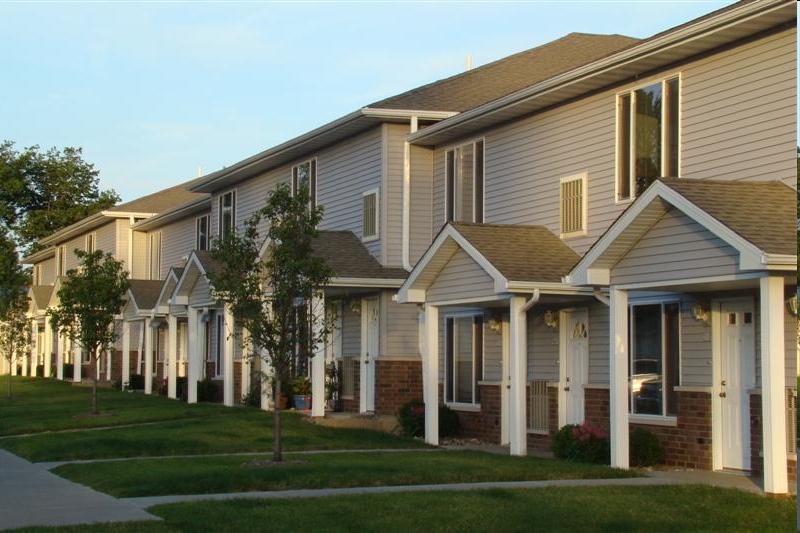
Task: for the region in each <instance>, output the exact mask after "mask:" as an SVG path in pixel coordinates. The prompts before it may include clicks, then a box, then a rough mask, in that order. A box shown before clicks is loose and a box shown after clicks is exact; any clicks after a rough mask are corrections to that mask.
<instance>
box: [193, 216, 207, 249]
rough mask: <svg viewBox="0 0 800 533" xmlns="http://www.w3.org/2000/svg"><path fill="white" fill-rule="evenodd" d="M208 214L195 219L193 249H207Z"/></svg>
mask: <svg viewBox="0 0 800 533" xmlns="http://www.w3.org/2000/svg"><path fill="white" fill-rule="evenodd" d="M208 244H209V242H208V215H204V216H202V217H197V220H195V250H208V248H209V246H208Z"/></svg>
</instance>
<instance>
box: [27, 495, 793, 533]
mask: <svg viewBox="0 0 800 533" xmlns="http://www.w3.org/2000/svg"><path fill="white" fill-rule="evenodd" d="M795 506H796V500H795V499H794V498H792V499H788V500H771V499H767V498H764V497H762V496H758V495H756V494H750V493H745V492H741V491H737V490H731V489H716V488H710V487H700V486H680V487H581V488H551V489H546V490H542V489H533V490H500V489H494V490H480V491H469V492H419V493H404V494H374V495H358V496H337V497H329V498H316V499H313V500H309V499H292V500H233V501H225V502H212V501H207V502H198V503H184V504H172V505H162V506H157V507H153V508H151V509H149V511H150V512H151V513H153V514H155V515H157V516H160V517H162V518H163V519H164V522H161V523H157V522H156V523H154V522H139V523H129V524H118V525H93V526H92V530H93V531H99V532H111V531H115V532H126V533H127V532H138V531H142V532H145V531H146V532H165V531H192V532H202V531H287V532H289V531H330V532H339V531H359V532H362V531H363V532H370V531H375V532H394V531H403V532H405V531H433V532H439V531H453V532H469V531H480V532H483V531H570V532H573V531H590V532H591V531H603V532H605V531H615V532H616V531H726V532H728V531H759V532H766V531H791V528H792V527H794V526H793V524H794V523H795V510H796V509H795ZM85 527H86V526H77V527H70V528H60V529H58V531H84V530H85ZM31 531H52V529H47V528H37V529H31Z"/></svg>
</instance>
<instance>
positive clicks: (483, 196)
mask: <svg viewBox="0 0 800 533" xmlns="http://www.w3.org/2000/svg"><path fill="white" fill-rule="evenodd" d="M478 143H482V144H483V157H482V159H481V160H482V162H483V168H482V169H481V170H482V174H481V175H482V176H483V180H482V183H481V189H480V193H481V212H482V213H483V217H482V218H483V220H482V221H481V223H485V222H486V137H478V138H476V139H472V140H471V141H467V142H463V143H458V144H453V145H451V146H448V147H447V148H445V150H444V218H445V222H457V221H456V220H455V218H456V217H455V211H456V206H455V204H453V219H454V220H452V221H451V220H447V202H450V201H452V200H453V199H452V198H451V192H452V191H450V187H449V184H448V179H447V168H448V165H447V154H448V153H450V152H453V161H454V162H455V153H456V150H458V149H460V148H463V147H464V146H469V145H472V153H473V157H472V217H471V219H470V220H469V221H468V222H472V223H474V221H475V215H476V214H477V213H476V212H475V211H476V209H475V208H476V206H477V205H478V202H476V201H475V196H476V194H475V193H476V192H477V190H478V188H477V187H476V186H475V168H476V167H475V156H474V154H475V145H476V144H478ZM453 177H455V170H454V174H453Z"/></svg>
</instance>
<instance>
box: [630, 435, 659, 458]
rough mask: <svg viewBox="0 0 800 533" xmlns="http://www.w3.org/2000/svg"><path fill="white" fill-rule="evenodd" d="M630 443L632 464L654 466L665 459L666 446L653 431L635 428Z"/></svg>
mask: <svg viewBox="0 0 800 533" xmlns="http://www.w3.org/2000/svg"><path fill="white" fill-rule="evenodd" d="M629 443H630V462H631V466H653V465H654V464H656V463H660V462H661V461H663V460H664V448H663V447H662V446H661V442H660V441H659V440H658V437H657V436H656V435H655V433H653V432H652V431H647V430H646V429H643V428H634V430H633V431H631V433H630V440H629Z"/></svg>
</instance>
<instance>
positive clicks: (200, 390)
mask: <svg viewBox="0 0 800 533" xmlns="http://www.w3.org/2000/svg"><path fill="white" fill-rule="evenodd" d="M218 388H219V387H217V384H216V383H214V381H213V380H212V379H211V378H205V379H201V380H200V381H198V382H197V401H198V402H213V401H216V399H217V389H218Z"/></svg>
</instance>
